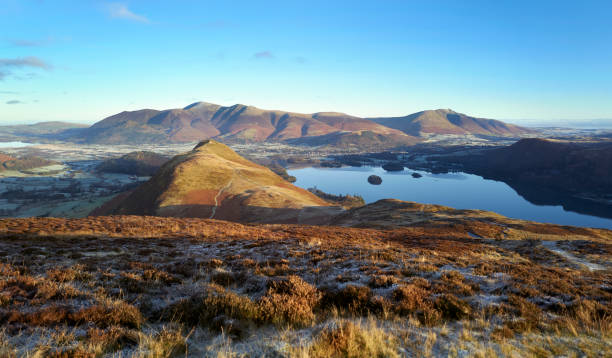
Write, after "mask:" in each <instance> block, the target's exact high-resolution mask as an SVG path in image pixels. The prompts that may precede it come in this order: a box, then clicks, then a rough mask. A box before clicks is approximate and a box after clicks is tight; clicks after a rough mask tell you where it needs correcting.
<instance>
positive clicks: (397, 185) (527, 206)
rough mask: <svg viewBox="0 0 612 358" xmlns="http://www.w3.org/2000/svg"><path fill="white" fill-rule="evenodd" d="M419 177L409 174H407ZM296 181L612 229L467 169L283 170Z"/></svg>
mask: <svg viewBox="0 0 612 358" xmlns="http://www.w3.org/2000/svg"><path fill="white" fill-rule="evenodd" d="M413 172H417V173H419V174H421V175H422V176H423V177H422V178H413V177H412V175H411V174H412V173H413ZM288 173H289V174H290V175H293V176H295V177H296V178H297V181H296V182H295V183H294V184H295V185H297V186H299V187H302V188H305V189H307V188H312V187H315V186H316V187H317V188H318V189H320V190H323V191H324V192H327V193H331V194H357V195H361V196H362V197H363V198H364V200H365V201H366V202H367V203H372V202H375V201H377V200H380V199H388V198H393V199H400V200H406V201H416V202H419V203H427V204H439V205H446V206H450V207H453V208H457V209H480V210H489V211H494V212H496V213H499V214H502V215H505V216H508V217H511V218H517V219H525V220H532V221H538V222H544V223H554V224H561V225H574V226H584V227H598V228H607V229H612V219H609V218H605V217H598V216H594V215H585V214H579V213H577V212H573V211H566V210H564V208H563V207H562V206H561V205H535V204H533V203H531V202H529V201H527V200H526V199H524V198H523V197H522V196H521V195H519V194H518V193H517V192H516V191H515V190H514V189H512V188H511V187H510V186H508V185H507V184H506V183H504V182H499V181H495V180H487V179H484V178H482V177H480V176H477V175H471V174H466V173H448V174H431V173H427V172H424V171H416V170H404V171H402V172H386V171H385V170H383V169H382V168H379V167H360V168H356V167H344V168H303V169H292V170H288ZM372 174H375V175H378V176H380V177H381V178H382V180H383V182H382V184H381V185H372V184H370V183H368V181H367V178H368V176H370V175H372Z"/></svg>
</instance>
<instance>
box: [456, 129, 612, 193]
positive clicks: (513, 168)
mask: <svg viewBox="0 0 612 358" xmlns="http://www.w3.org/2000/svg"><path fill="white" fill-rule="evenodd" d="M445 160H448V161H453V162H459V163H461V164H462V165H463V166H464V167H465V169H466V170H468V171H470V172H473V173H476V174H478V175H482V176H485V177H488V178H493V179H496V180H503V181H506V182H513V183H518V184H531V185H538V186H543V187H548V188H552V189H557V190H562V191H564V192H569V193H580V192H588V193H591V194H593V193H597V194H599V195H601V196H604V195H605V196H607V195H608V194H609V193H610V192H611V191H612V144H610V143H571V142H561V141H555V140H547V139H536V138H525V139H521V140H520V141H518V142H516V143H514V144H512V145H510V146H507V147H503V148H496V149H491V150H487V151H483V152H482V153H481V155H479V156H472V157H469V158H467V157H460V156H458V157H451V156H449V157H448V158H446V159H445Z"/></svg>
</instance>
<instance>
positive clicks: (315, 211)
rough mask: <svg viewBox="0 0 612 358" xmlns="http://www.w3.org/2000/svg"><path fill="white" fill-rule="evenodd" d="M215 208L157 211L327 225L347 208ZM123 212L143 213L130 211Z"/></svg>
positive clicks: (176, 207)
mask: <svg viewBox="0 0 612 358" xmlns="http://www.w3.org/2000/svg"><path fill="white" fill-rule="evenodd" d="M213 209H214V206H213V205H202V204H194V205H171V206H165V207H163V208H160V209H159V210H158V211H157V213H156V214H157V215H158V216H164V217H181V218H202V219H211V218H212V219H216V220H226V221H234V222H239V223H263V224H304V225H327V224H329V223H330V222H331V220H332V218H333V217H334V216H335V215H336V214H339V213H341V212H344V209H342V208H340V207H336V206H311V207H304V208H301V209H295V208H268V207H261V206H233V205H226V206H220V207H217V209H216V210H215V211H214V215H213V216H212V217H211V215H212V214H213ZM121 214H133V215H139V214H138V213H129V212H126V213H123V212H122V213H121Z"/></svg>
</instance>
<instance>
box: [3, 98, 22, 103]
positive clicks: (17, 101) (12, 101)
mask: <svg viewBox="0 0 612 358" xmlns="http://www.w3.org/2000/svg"><path fill="white" fill-rule="evenodd" d="M22 103H23V102H21V101H19V100H16V99H12V100H10V101H6V104H22Z"/></svg>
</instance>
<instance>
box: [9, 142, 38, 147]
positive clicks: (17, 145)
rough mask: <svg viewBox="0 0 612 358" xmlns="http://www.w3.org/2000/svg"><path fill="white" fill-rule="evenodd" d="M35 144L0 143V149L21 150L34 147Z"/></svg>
mask: <svg viewBox="0 0 612 358" xmlns="http://www.w3.org/2000/svg"><path fill="white" fill-rule="evenodd" d="M36 144H37V143H25V142H0V148H23V147H28V146H30V145H36Z"/></svg>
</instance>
